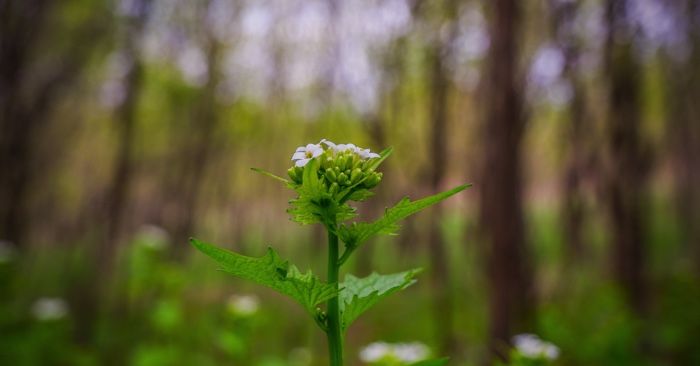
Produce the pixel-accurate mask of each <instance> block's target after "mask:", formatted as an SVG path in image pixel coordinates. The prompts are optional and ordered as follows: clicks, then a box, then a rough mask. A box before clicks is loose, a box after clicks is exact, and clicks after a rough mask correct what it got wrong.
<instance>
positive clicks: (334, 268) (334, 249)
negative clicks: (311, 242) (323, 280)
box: [326, 225, 343, 366]
mask: <svg viewBox="0 0 700 366" xmlns="http://www.w3.org/2000/svg"><path fill="white" fill-rule="evenodd" d="M334 226H335V225H334ZM328 229H329V230H328V283H331V284H335V286H336V287H337V286H338V269H339V267H340V264H339V263H338V236H337V235H336V234H334V230H330V229H331V228H328ZM333 229H335V228H333ZM327 311H328V318H327V319H328V329H327V330H326V335H327V337H328V354H329V357H330V366H343V338H342V335H341V334H340V307H339V306H338V297H337V296H336V297H334V298H332V299H330V300H328V307H327Z"/></svg>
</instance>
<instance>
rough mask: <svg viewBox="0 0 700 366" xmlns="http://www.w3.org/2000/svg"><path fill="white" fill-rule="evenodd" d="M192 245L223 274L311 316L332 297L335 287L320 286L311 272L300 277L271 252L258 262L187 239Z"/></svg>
mask: <svg viewBox="0 0 700 366" xmlns="http://www.w3.org/2000/svg"><path fill="white" fill-rule="evenodd" d="M190 242H191V243H192V245H194V246H195V248H197V249H199V250H200V251H201V252H202V253H204V254H206V255H208V256H209V257H211V258H213V259H214V260H215V261H216V262H218V263H219V264H220V265H221V266H222V270H223V271H225V272H227V273H230V274H232V275H234V276H236V277H240V278H243V279H246V280H249V281H253V282H256V283H258V284H261V285H263V286H267V287H270V288H272V289H274V290H276V291H279V292H280V293H283V294H285V295H287V296H289V297H291V298H293V299H294V300H296V301H298V302H299V303H300V304H301V305H302V306H304V308H305V309H306V310H307V311H308V312H309V314H311V315H312V316H314V314H315V313H316V305H318V304H320V303H322V302H324V301H326V300H328V299H330V298H332V297H335V296H336V295H337V293H338V290H337V286H336V285H335V284H326V283H323V282H321V281H320V280H319V279H318V278H317V277H316V276H314V275H313V274H312V273H311V271H308V272H306V273H305V274H302V273H301V272H300V271H299V269H297V267H296V266H294V265H291V264H289V262H288V261H283V260H282V259H281V258H280V257H279V255H277V253H275V251H274V250H272V248H268V251H267V253H266V254H265V255H264V256H262V257H260V258H252V257H246V256H243V255H240V254H237V253H234V252H231V251H228V250H225V249H221V248H217V247H216V246H213V245H211V244H207V243H204V242H201V241H199V240H197V239H190Z"/></svg>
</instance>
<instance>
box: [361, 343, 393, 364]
mask: <svg viewBox="0 0 700 366" xmlns="http://www.w3.org/2000/svg"><path fill="white" fill-rule="evenodd" d="M390 354H391V345H390V344H388V343H384V342H375V343H372V344H370V345H368V346H366V347H365V348H363V349H362V350H360V360H362V361H363V362H377V361H379V360H381V359H382V358H384V357H386V356H388V355H390Z"/></svg>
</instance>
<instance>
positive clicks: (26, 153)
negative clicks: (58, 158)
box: [0, 0, 54, 247]
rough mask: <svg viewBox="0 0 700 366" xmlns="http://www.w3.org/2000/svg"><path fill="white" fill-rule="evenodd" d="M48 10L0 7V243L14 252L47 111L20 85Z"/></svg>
mask: <svg viewBox="0 0 700 366" xmlns="http://www.w3.org/2000/svg"><path fill="white" fill-rule="evenodd" d="M49 5H50V3H49V2H48V1H44V0H34V1H32V0H26V1H3V2H2V3H0V172H1V174H0V240H7V241H9V242H11V243H13V244H15V245H17V246H18V247H23V246H25V233H26V226H27V223H28V222H27V221H28V215H27V213H26V209H27V207H26V204H27V202H26V201H27V193H28V187H29V185H30V183H31V181H32V166H33V164H32V163H33V150H34V149H33V145H34V139H35V138H36V131H37V129H38V128H39V127H40V126H41V125H42V124H43V123H44V122H45V118H43V117H44V115H45V112H46V109H47V107H48V106H47V105H43V104H42V105H39V103H40V102H41V101H40V100H39V99H35V98H34V96H33V95H28V94H29V93H28V92H27V89H28V87H27V85H24V84H23V83H24V80H25V79H24V78H25V76H26V75H27V74H28V73H29V72H30V70H28V68H29V62H30V61H31V60H30V57H31V52H32V50H33V46H34V44H35V43H36V41H37V39H38V38H39V37H40V35H41V31H42V25H43V24H44V23H45V15H46V14H47V12H48V9H49V8H50V6H49ZM52 89H54V88H53V87H52ZM43 99H46V98H43ZM44 102H48V99H46V100H45V101H44ZM42 103H43V102H42Z"/></svg>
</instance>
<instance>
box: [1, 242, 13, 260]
mask: <svg viewBox="0 0 700 366" xmlns="http://www.w3.org/2000/svg"><path fill="white" fill-rule="evenodd" d="M16 254H17V253H16V250H15V247H14V245H13V244H12V243H10V242H9V241H6V240H0V264H1V263H10V262H12V260H13V259H15V256H16Z"/></svg>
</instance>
